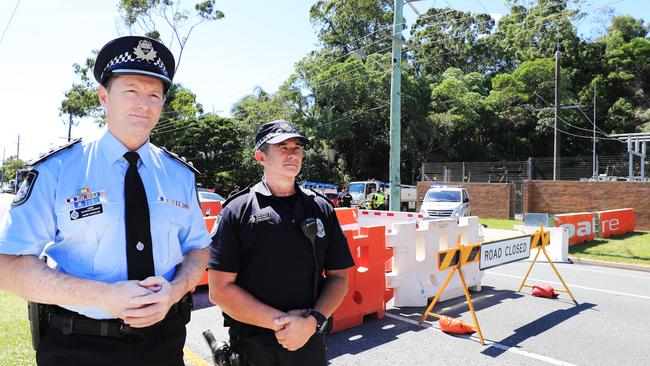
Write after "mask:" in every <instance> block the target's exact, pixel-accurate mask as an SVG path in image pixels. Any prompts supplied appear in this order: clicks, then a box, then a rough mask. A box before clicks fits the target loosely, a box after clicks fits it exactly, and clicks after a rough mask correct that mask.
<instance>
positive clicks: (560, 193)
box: [524, 180, 650, 230]
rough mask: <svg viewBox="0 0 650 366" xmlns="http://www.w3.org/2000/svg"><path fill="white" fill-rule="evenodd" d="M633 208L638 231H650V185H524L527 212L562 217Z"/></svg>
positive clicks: (628, 183) (555, 183)
mask: <svg viewBox="0 0 650 366" xmlns="http://www.w3.org/2000/svg"><path fill="white" fill-rule="evenodd" d="M617 208H634V213H635V221H636V229H637V230H650V184H648V183H641V182H574V181H555V182H554V181H548V180H532V181H526V182H525V183H524V212H541V213H550V214H561V213H571V212H585V211H590V212H593V211H602V210H613V209H617Z"/></svg>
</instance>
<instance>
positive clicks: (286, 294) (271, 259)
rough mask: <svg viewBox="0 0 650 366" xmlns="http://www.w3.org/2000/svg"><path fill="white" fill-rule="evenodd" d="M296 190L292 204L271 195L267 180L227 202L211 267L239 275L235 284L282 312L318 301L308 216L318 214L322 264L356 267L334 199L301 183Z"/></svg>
mask: <svg viewBox="0 0 650 366" xmlns="http://www.w3.org/2000/svg"><path fill="white" fill-rule="evenodd" d="M251 191H252V193H251ZM296 191H297V193H298V196H299V197H298V199H297V200H296V202H295V205H294V207H290V206H289V205H288V204H287V202H286V200H282V199H280V198H278V197H275V196H273V195H272V194H271V192H270V190H269V189H268V186H267V185H266V184H265V182H264V181H262V182H260V183H258V184H257V185H255V186H254V187H253V188H251V189H250V190H246V191H245V192H244V193H239V194H238V195H236V196H235V197H234V198H233V199H232V200H231V201H229V202H227V203H226V205H225V207H224V209H223V211H222V213H221V215H222V217H221V221H220V222H219V228H218V229H217V233H216V235H215V236H214V239H213V242H212V244H211V257H210V261H209V263H208V268H210V269H216V270H219V271H224V272H231V273H233V272H234V273H237V279H236V281H235V283H236V284H237V285H239V286H240V287H242V288H243V289H245V290H246V291H248V292H249V293H251V294H252V295H253V296H254V297H255V298H257V299H258V300H260V301H261V302H263V303H265V304H267V305H270V306H272V307H274V308H276V309H279V310H281V311H289V310H292V309H306V308H311V307H313V305H314V304H313V298H312V297H313V293H312V286H313V279H314V259H313V254H312V246H311V242H310V241H309V239H307V237H306V236H305V235H304V234H303V232H302V229H301V223H302V221H303V220H305V219H306V218H310V217H311V218H316V222H317V226H318V232H317V235H316V240H315V244H316V252H317V257H318V260H319V262H320V263H319V264H320V267H321V268H324V269H326V270H338V269H345V268H349V267H352V266H354V261H353V260H352V256H351V255H350V250H349V248H348V244H347V240H346V238H345V236H344V235H343V231H342V230H341V226H340V224H339V222H338V220H337V218H336V214H335V212H334V209H333V207H332V205H331V203H329V201H328V200H327V198H325V197H323V196H320V195H317V194H315V193H314V192H313V191H308V190H302V189H301V188H300V187H298V186H297V185H296Z"/></svg>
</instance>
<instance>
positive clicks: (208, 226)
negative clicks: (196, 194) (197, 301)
mask: <svg viewBox="0 0 650 366" xmlns="http://www.w3.org/2000/svg"><path fill="white" fill-rule="evenodd" d="M203 203H207V202H201V204H203ZM209 203H213V202H209ZM216 203H218V204H219V211H221V203H220V202H216ZM204 220H205V227H206V229H208V232H212V227H213V226H214V224H215V223H216V222H217V216H208V217H205V218H204ZM207 284H208V271H207V270H206V271H205V273H203V277H201V279H200V280H199V282H197V284H196V285H197V286H202V285H207Z"/></svg>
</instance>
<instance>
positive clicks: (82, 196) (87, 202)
mask: <svg viewBox="0 0 650 366" xmlns="http://www.w3.org/2000/svg"><path fill="white" fill-rule="evenodd" d="M105 195H106V193H105V192H104V191H103V190H99V191H95V192H92V191H91V190H90V188H88V187H86V188H81V189H80V190H79V191H78V192H77V195H76V196H73V197H70V198H68V199H66V200H65V202H66V203H67V204H68V205H71V206H73V207H74V208H83V207H88V206H91V205H95V204H98V203H99V201H100V197H104V196H105Z"/></svg>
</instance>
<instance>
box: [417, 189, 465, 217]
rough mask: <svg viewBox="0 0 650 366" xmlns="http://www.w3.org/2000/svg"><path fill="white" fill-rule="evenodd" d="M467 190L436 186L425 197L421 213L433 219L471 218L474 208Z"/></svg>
mask: <svg viewBox="0 0 650 366" xmlns="http://www.w3.org/2000/svg"><path fill="white" fill-rule="evenodd" d="M469 201H470V200H469V194H468V193H467V190H466V189H465V188H457V187H447V186H444V185H434V186H431V188H429V190H428V191H427V194H426V195H425V196H424V199H423V201H422V206H421V207H420V213H421V214H425V215H427V216H431V217H452V218H459V217H461V216H470V215H471V213H472V208H471V206H470V202H469Z"/></svg>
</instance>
